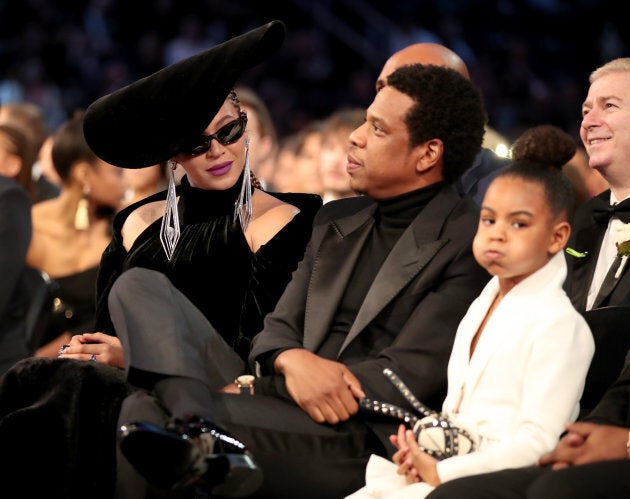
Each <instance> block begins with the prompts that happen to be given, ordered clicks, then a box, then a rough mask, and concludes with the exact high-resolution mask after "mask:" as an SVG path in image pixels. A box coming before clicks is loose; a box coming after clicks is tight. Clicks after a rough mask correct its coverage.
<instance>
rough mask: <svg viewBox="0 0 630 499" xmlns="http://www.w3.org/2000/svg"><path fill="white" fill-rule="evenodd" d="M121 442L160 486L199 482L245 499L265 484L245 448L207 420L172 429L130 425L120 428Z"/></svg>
mask: <svg viewBox="0 0 630 499" xmlns="http://www.w3.org/2000/svg"><path fill="white" fill-rule="evenodd" d="M119 440H120V450H121V451H122V453H123V454H124V455H125V457H126V458H127V460H128V461H129V462H130V463H131V465H132V466H133V467H134V468H135V469H136V470H137V471H138V472H139V473H140V474H141V475H142V476H143V477H144V478H145V479H146V480H147V482H149V483H150V484H151V485H153V486H154V487H157V488H159V489H177V488H182V487H187V486H190V485H193V484H198V485H202V486H204V488H206V489H207V490H208V491H209V492H211V493H212V494H218V495H221V496H225V497H242V496H246V495H249V494H252V493H253V492H255V491H256V490H257V489H258V487H260V485H261V484H262V471H261V470H260V468H258V466H257V465H256V463H255V462H254V460H253V458H252V456H251V454H250V453H249V451H247V449H246V448H245V446H244V445H243V444H242V443H241V442H240V441H238V440H237V439H236V438H234V437H232V436H230V435H229V434H227V433H226V432H224V431H223V430H220V429H219V428H217V427H216V426H214V425H213V424H212V423H210V422H208V421H206V420H203V419H199V418H196V419H194V420H191V421H189V422H187V423H181V422H179V423H175V424H173V425H171V426H169V427H168V428H162V427H160V426H156V425H153V424H150V423H142V422H135V423H130V424H127V425H123V426H121V427H120V431H119Z"/></svg>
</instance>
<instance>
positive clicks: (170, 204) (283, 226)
mask: <svg viewBox="0 0 630 499" xmlns="http://www.w3.org/2000/svg"><path fill="white" fill-rule="evenodd" d="M283 38H284V25H283V24H282V23H279V22H273V23H269V24H268V25H266V26H263V27H261V28H258V29H256V30H253V31H250V32H249V33H246V34H244V35H241V36H239V37H236V38H233V39H231V40H229V41H227V42H225V43H223V44H221V45H219V46H216V47H213V48H211V49H209V50H207V51H205V52H202V53H200V54H197V55H195V56H193V57H191V58H188V59H186V60H184V61H181V62H179V63H176V64H173V65H171V66H169V67H167V68H165V69H163V70H161V71H158V72H157V73H155V74H153V75H151V76H149V77H147V78H144V79H142V80H139V81H137V82H135V83H133V84H131V85H129V86H127V87H125V88H123V89H121V90H118V91H116V92H114V93H112V94H110V95H107V96H105V97H103V98H101V99H99V100H97V101H96V102H94V103H93V104H92V105H91V106H90V107H89V108H88V111H87V113H86V115H85V120H84V132H85V137H86V140H87V142H88V144H89V145H90V147H91V148H92V149H93V150H94V152H95V153H96V154H97V155H98V156H99V157H101V158H102V159H104V160H105V161H107V162H110V163H111V164H114V165H117V166H120V167H123V168H141V167H144V166H148V165H153V164H156V163H159V162H162V161H168V162H169V166H170V170H171V179H172V182H171V183H170V185H169V188H168V189H167V191H166V192H163V193H159V194H156V195H154V196H151V197H149V198H147V199H145V200H143V201H140V202H138V203H135V204H133V205H131V206H129V207H127V208H126V209H125V210H123V211H121V212H120V213H119V215H118V216H117V218H116V220H115V222H114V232H115V235H114V238H113V240H112V242H111V244H110V245H109V247H108V248H107V249H106V251H105V252H104V254H103V258H102V262H101V269H100V272H99V283H98V304H97V307H98V310H97V329H98V330H100V331H103V332H105V333H109V334H115V330H114V327H113V324H112V323H111V320H110V317H109V310H108V305H107V296H108V294H109V290H110V288H111V286H112V285H113V283H114V282H115V281H116V280H117V279H118V278H119V277H120V276H121V275H123V276H124V275H125V274H128V275H134V276H136V277H138V276H139V278H144V276H146V278H147V281H146V282H147V283H153V282H156V283H158V285H160V284H159V283H164V287H169V289H170V287H171V286H170V284H173V285H174V287H175V288H174V290H175V291H174V293H175V294H176V296H175V298H174V300H177V301H178V302H179V301H180V300H182V301H183V300H186V299H187V300H189V301H190V302H192V304H193V305H194V306H195V307H196V309H198V310H199V311H200V312H201V314H202V315H203V316H204V317H205V319H206V320H207V321H208V322H209V323H210V324H211V325H212V326H213V328H214V329H215V330H216V332H217V333H218V334H219V336H220V337H221V338H222V340H223V341H222V342H221V343H222V344H221V345H218V346H217V348H219V349H220V351H221V355H227V356H229V358H228V359H226V372H225V373H224V374H225V377H226V378H225V379H226V380H227V381H226V384H227V382H229V381H232V380H233V379H234V378H235V376H237V375H238V374H242V373H243V372H244V370H245V369H246V364H245V362H244V360H243V359H245V358H246V356H247V354H248V351H249V343H250V340H251V338H252V337H253V336H254V335H255V334H256V333H257V332H258V331H259V330H260V329H262V323H263V319H264V316H265V315H266V314H267V313H268V312H269V311H271V310H272V309H273V307H274V306H275V303H276V301H277V300H278V298H279V297H280V295H281V293H282V291H283V290H284V288H285V286H286V284H287V283H288V281H289V280H290V277H291V273H292V271H293V270H294V269H295V267H296V266H297V263H298V262H299V260H300V259H301V258H302V255H303V252H304V248H305V245H306V243H307V241H308V239H309V236H310V231H311V225H312V219H313V216H314V214H315V212H316V210H317V209H318V208H319V207H320V206H321V199H320V198H319V197H318V196H314V195H309V194H276V193H274V194H273V195H272V194H269V193H266V192H264V191H262V190H260V189H258V188H256V187H254V186H252V183H251V182H250V178H251V177H250V172H249V164H248V163H249V161H248V137H247V131H246V126H247V117H246V115H245V114H244V113H243V112H242V111H241V109H240V106H239V103H238V98H237V96H236V95H235V94H234V92H233V91H232V87H233V86H234V84H235V82H236V80H237V78H238V77H239V76H240V74H241V73H242V72H243V71H244V70H246V69H248V68H249V67H251V66H253V65H255V64H257V63H259V62H261V61H262V60H264V59H265V58H267V57H268V56H270V55H271V54H272V53H273V52H275V51H276V50H277V49H278V47H279V46H280V44H281V42H282V40H283ZM175 169H177V170H179V169H182V170H184V172H185V176H184V177H183V179H182V181H181V187H180V188H179V189H177V190H176V189H175V186H174V181H173V170H175ZM254 185H255V182H254ZM155 271H157V272H155ZM167 278H168V279H167ZM168 281H170V283H169V282H168ZM150 287H151V284H150V285H149V288H150ZM134 298H135V297H131V299H132V300H133V299H134ZM190 308H191V309H193V308H194V307H190ZM137 319H138V321H141V322H143V324H142V327H146V323H147V322H149V323H151V321H154V323H155V327H154V328H153V334H155V341H162V342H164V344H165V348H172V349H173V356H174V357H177V355H178V353H180V351H181V348H179V347H178V345H177V323H176V322H175V321H174V320H173V319H172V316H171V314H170V310H169V309H168V308H165V310H164V311H163V314H162V315H161V316H156V315H155V314H150V313H145V312H144V310H143V309H142V308H141V307H140V308H139V310H138V318H137ZM171 326H172V327H171ZM129 337H130V341H131V342H132V343H133V341H134V340H133V334H130V335H129ZM94 339H95V340H96V343H92V344H81V345H78V346H71V347H69V348H67V349H65V351H64V352H63V356H64V357H71V358H72V357H73V358H75V359H82V360H88V359H89V360H95V361H96V362H87V363H84V362H79V363H75V365H76V366H77V369H78V370H83V371H85V372H86V373H88V370H89V373H88V374H89V376H92V377H99V376H100V377H103V378H106V380H105V382H103V386H105V385H106V384H107V383H108V382H109V380H110V379H111V377H110V376H109V372H110V371H111V368H109V367H108V366H102V363H103V362H107V356H108V355H110V353H111V350H112V348H117V346H116V340H111V339H107V341H102V340H100V341H99V340H98V338H94ZM112 344H113V345H114V346H112ZM227 346H229V347H231V349H230V348H227ZM184 354H185V352H184V353H183V354H182V355H184ZM209 354H212V352H209ZM129 360H130V359H125V364H126V365H129ZM57 362H61V364H62V365H63V364H64V362H63V361H57ZM65 362H67V361H65ZM160 367H161V368H162V369H163V371H160V370H158V371H157V372H164V374H166V375H172V374H174V373H173V372H171V371H169V366H160ZM26 368H28V369H30V370H32V366H22V369H20V366H19V365H18V366H16V368H15V369H14V371H15V372H14V373H13V375H12V376H11V378H9V379H8V380H7V382H6V383H5V384H6V385H8V384H10V383H11V381H12V380H13V382H14V383H15V380H16V379H17V378H18V377H20V372H19V371H20V370H22V371H24V370H25V369H26ZM43 368H45V369H48V370H49V371H54V370H57V371H59V370H60V369H67V368H66V367H61V366H57V367H56V366H52V365H46V366H43ZM184 368H185V365H184ZM42 370H43V369H42ZM147 371H151V372H156V369H154V366H148V368H147ZM134 374H135V375H137V376H139V377H140V378H141V374H142V373H141V372H140V373H138V372H135V373H133V372H132V373H129V375H130V377H131V376H133V375H134ZM184 374H185V373H184ZM113 377H114V378H116V379H119V376H118V375H113ZM72 378H73V379H76V378H77V377H76V373H72ZM22 379H23V378H22ZM153 381H155V380H153ZM134 384H139V385H142V382H141V381H139V380H138V379H136V380H134ZM94 386H96V387H99V385H98V384H97V385H92V388H94ZM116 386H118V385H116ZM107 388H108V389H109V388H110V386H109V385H108V386H107ZM217 388H219V387H217ZM121 391H122V390H121ZM121 391H119V392H117V393H116V395H115V396H116V397H117V399H116V400H115V403H111V404H109V405H108V408H107V415H108V416H107V417H106V416H102V415H97V414H94V415H93V416H94V421H93V423H94V425H93V427H94V429H96V430H97V431H98V430H99V429H100V430H101V431H103V432H105V433H106V434H107V435H108V437H107V438H105V440H106V442H104V444H108V445H111V447H108V448H106V449H104V448H103V447H102V446H100V445H96V449H94V448H93V447H94V441H92V445H91V446H90V448H89V449H86V451H87V452H89V453H90V455H91V456H94V454H96V453H98V454H99V455H100V456H101V457H100V459H101V461H100V462H101V463H103V465H104V466H108V465H109V466H111V464H112V461H113V458H114V456H113V453H114V449H115V448H114V445H113V438H112V437H113V431H114V427H115V425H114V422H112V421H111V417H112V414H115V413H116V409H117V407H118V404H120V396H121ZM122 395H124V393H122ZM2 396H3V395H2V387H0V400H2ZM90 398H93V399H100V400H102V398H103V392H100V393H98V391H97V392H94V391H93V390H92V391H91V392H88V393H85V396H84V397H83V398H81V400H80V403H81V404H85V403H86V399H90ZM12 403H13V404H14V405H13V408H12V410H11V411H9V412H14V411H16V410H17V409H19V408H20V406H19V405H15V404H16V402H15V401H12ZM20 403H21V402H20ZM98 407H102V404H100V403H99V405H98ZM31 409H32V410H35V411H37V410H41V407H40V408H39V409H38V408H35V407H33V408H31ZM73 409H76V407H75V408H69V411H68V414H66V415H64V418H65V420H64V423H63V424H64V428H63V430H64V431H65V432H69V434H70V438H69V439H68V440H69V442H68V447H66V448H64V449H63V450H62V451H65V452H67V453H70V450H69V449H71V448H72V446H73V445H75V444H76V443H77V441H79V440H81V439H80V438H79V435H78V431H79V430H77V429H75V428H76V425H75V421H72V419H73V417H72V414H73V413H74V410H73ZM3 412H4V411H3ZM5 414H6V412H5ZM3 415H4V414H0V417H2V416H3ZM81 416H82V418H83V420H85V418H86V417H87V418H90V415H87V416H86V414H85V413H83V414H82V415H81ZM97 416H98V417H97ZM100 418H102V419H104V420H103V421H100V420H99V419H100ZM13 424H15V419H13ZM13 427H14V428H15V426H13ZM1 433H2V421H1V420H0V434H1ZM47 433H48V432H47ZM110 433H111V435H110ZM75 438H76V440H75ZM17 445H19V444H18V442H15V446H17ZM43 446H44V447H46V445H43ZM38 447H42V442H41V441H40V442H38ZM3 448H4V449H6V452H11V450H10V449H11V448H14V447H12V446H11V445H9V446H8V447H7V446H5V445H4V443H3ZM103 456H105V457H103ZM75 457H76V456H71V458H72V459H73V460H74V459H75ZM83 457H84V458H85V455H84V456H83ZM48 458H49V459H50V458H51V456H49V457H48ZM55 459H59V456H56V457H55ZM61 461H63V459H62V460H61ZM73 462H75V461H73ZM84 462H85V464H83V465H82V464H81V462H78V463H77V466H78V469H75V470H74V471H75V472H76V471H80V468H81V466H86V468H84V470H85V471H87V466H89V467H90V468H94V467H95V466H94V464H95V463H94V461H90V459H89V456H88V459H84ZM30 468H32V463H31V465H30ZM73 475H74V476H75V477H77V476H82V475H81V473H80V472H79V473H74V474H73ZM92 478H94V476H92ZM96 482H97V483H96V485H97V486H98V487H100V488H101V490H100V491H98V492H96V488H95V490H94V492H93V494H92V495H91V494H90V491H89V490H85V489H84V490H83V491H82V492H83V493H84V496H85V497H88V496H89V497H101V496H102V494H103V492H102V491H103V490H109V491H110V492H111V488H110V487H111V483H105V484H104V483H103V481H98V480H96ZM75 483H76V478H75V482H74V483H72V486H73V487H74V486H75ZM48 485H50V483H48ZM84 485H85V483H84ZM89 486H92V487H93V486H94V481H93V482H91V485H89Z"/></svg>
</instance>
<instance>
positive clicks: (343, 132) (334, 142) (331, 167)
mask: <svg viewBox="0 0 630 499" xmlns="http://www.w3.org/2000/svg"><path fill="white" fill-rule="evenodd" d="M364 121H365V109H363V108H342V109H339V110H337V111H335V112H333V113H332V114H331V115H330V116H329V117H328V118H326V120H325V121H324V124H323V127H322V146H321V157H320V173H321V180H322V186H323V200H324V203H327V202H328V201H332V200H334V199H342V198H347V197H351V196H356V195H357V194H356V193H355V192H354V191H353V190H352V188H351V187H350V174H349V173H348V171H347V169H346V167H347V165H348V148H349V146H350V134H351V133H352V132H353V131H354V130H355V129H357V128H358V127H359V126H361V124H362V123H363V122H364Z"/></svg>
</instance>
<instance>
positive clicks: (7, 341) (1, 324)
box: [0, 168, 31, 375]
mask: <svg viewBox="0 0 630 499" xmlns="http://www.w3.org/2000/svg"><path fill="white" fill-rule="evenodd" d="M0 171H1V168H0ZM0 214H1V216H0V276H2V280H1V283H0V375H1V374H2V373H4V372H5V371H6V370H7V369H8V368H9V367H11V366H12V365H13V364H14V363H15V362H17V361H18V360H21V359H23V358H25V357H26V356H28V354H29V351H28V348H27V345H26V333H25V314H26V309H27V307H28V301H29V300H28V298H29V297H28V296H25V295H24V292H23V289H22V279H23V274H24V269H25V266H26V251H27V250H28V245H29V244H30V242H31V202H30V200H29V198H28V194H27V193H26V191H25V190H24V189H23V188H22V187H21V186H20V185H19V184H18V183H17V182H15V181H14V180H13V179H10V178H7V177H4V176H2V174H0Z"/></svg>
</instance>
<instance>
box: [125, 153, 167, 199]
mask: <svg viewBox="0 0 630 499" xmlns="http://www.w3.org/2000/svg"><path fill="white" fill-rule="evenodd" d="M123 179H124V181H125V185H126V186H127V192H126V193H125V205H127V206H128V205H131V204H133V203H135V202H137V201H141V200H142V199H144V198H147V197H149V196H151V195H152V194H155V193H156V192H160V191H163V190H164V189H166V186H167V185H168V170H167V165H166V161H163V162H162V163H158V164H156V165H153V166H146V167H144V168H135V169H130V168H126V169H124V170H123Z"/></svg>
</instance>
